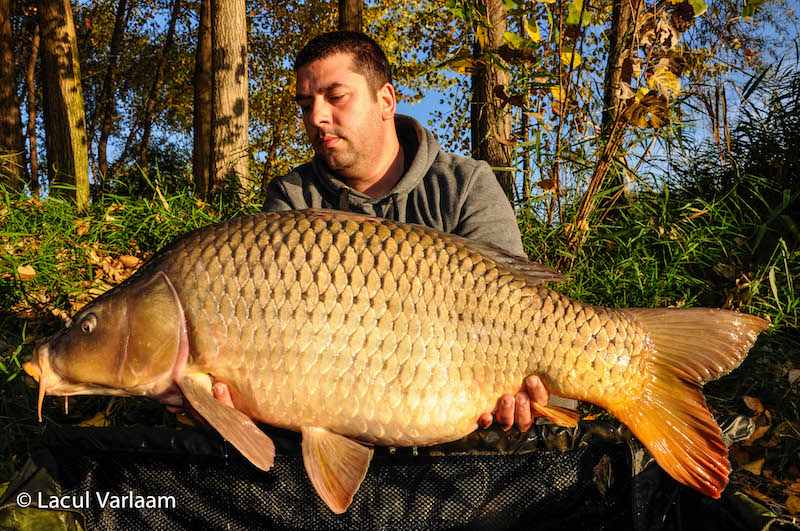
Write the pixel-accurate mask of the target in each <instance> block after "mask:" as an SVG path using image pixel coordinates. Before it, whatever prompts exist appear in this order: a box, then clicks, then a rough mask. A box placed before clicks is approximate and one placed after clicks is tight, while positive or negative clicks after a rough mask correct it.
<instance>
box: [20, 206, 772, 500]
mask: <svg viewBox="0 0 800 531" xmlns="http://www.w3.org/2000/svg"><path fill="white" fill-rule="evenodd" d="M559 278H560V276H559V275H558V274H556V273H555V272H553V271H552V270H550V269H548V268H545V267H542V266H540V265H538V264H533V263H530V262H528V261H527V260H525V259H523V258H518V257H514V256H511V255H509V254H508V253H506V252H504V251H502V250H500V249H498V248H496V247H494V246H492V245H490V244H486V243H481V242H475V241H471V240H466V239H464V238H460V237H457V236H453V235H449V234H444V233H441V232H437V231H435V230H432V229H428V228H424V227H420V226H416V225H407V224H402V223H396V222H391V221H386V220H380V219H375V218H366V217H363V216H358V215H354V214H348V213H343V212H334V211H313V210H308V211H292V212H281V213H268V214H258V215H255V216H249V217H242V218H238V219H234V220H231V221H227V222H223V223H220V224H217V225H213V226H210V227H205V228H203V229H199V230H198V231H195V232H193V233H190V234H188V235H186V236H184V237H182V238H179V239H178V240H176V241H175V242H173V244H171V245H170V246H168V247H167V248H166V249H165V250H163V251H162V252H160V253H159V254H158V255H156V256H155V257H153V258H152V259H151V260H150V262H149V263H148V264H146V266H145V267H143V268H142V270H140V271H139V272H138V273H137V274H136V275H134V276H133V277H131V278H130V279H129V280H128V281H127V282H125V283H123V284H122V285H120V286H118V287H117V288H115V289H114V290H112V291H111V292H109V293H107V294H106V295H104V296H102V297H100V298H98V299H97V300H96V301H95V302H93V303H92V304H91V305H89V306H87V307H86V308H85V309H84V310H82V312H81V313H79V314H78V315H77V316H76V317H75V319H74V323H75V324H73V325H72V326H71V327H70V328H68V329H66V330H64V331H62V332H60V333H59V334H56V336H54V337H53V338H52V339H51V340H49V341H48V342H47V343H45V344H44V345H42V346H41V347H40V348H39V349H38V350H37V352H36V355H35V359H34V360H33V361H32V362H30V363H28V364H26V366H25V367H26V370H27V371H28V372H29V373H30V374H32V375H33V376H34V377H35V378H37V380H38V381H39V383H40V407H41V400H42V399H43V398H44V395H45V394H55V395H68V394H82V393H83V394H91V393H94V394H121V395H143V396H149V397H152V398H155V399H157V400H160V401H162V402H164V403H168V404H178V403H180V402H181V400H182V398H183V397H185V399H186V400H188V401H189V402H190V403H191V404H192V405H193V406H194V407H195V409H196V410H197V411H198V412H199V413H200V414H201V415H202V416H204V417H205V418H206V419H207V420H208V421H209V424H211V425H212V426H213V427H214V428H215V429H217V430H218V431H219V432H220V433H221V434H222V435H223V436H224V437H225V438H226V439H228V440H229V441H230V442H231V443H232V444H234V445H235V446H236V447H237V448H238V449H239V450H240V451H241V452H242V453H243V455H245V456H246V457H247V458H248V459H250V460H251V461H252V462H253V463H254V464H255V465H256V466H259V467H260V468H263V469H268V468H269V467H270V466H271V464H272V459H273V455H274V447H273V445H272V443H271V441H270V440H269V438H268V437H266V435H264V434H263V432H261V431H260V430H258V428H257V427H256V426H255V424H253V422H252V420H256V421H260V422H265V423H268V424H272V425H276V426H280V427H285V428H289V429H292V430H296V431H299V432H301V433H302V434H303V453H304V461H305V463H306V469H307V471H308V473H309V477H310V479H311V481H312V483H313V484H314V486H315V488H316V489H317V492H319V494H320V496H321V497H322V499H323V500H324V501H325V502H326V503H327V504H328V505H329V507H331V509H333V510H334V511H337V512H341V511H344V510H345V509H346V508H347V506H348V505H349V503H350V501H351V500H352V497H353V495H354V494H355V492H356V490H357V489H358V486H359V485H360V483H361V480H362V479H363V477H364V475H365V474H366V470H367V467H368V465H369V459H370V457H371V451H370V450H369V449H368V448H366V447H364V446H362V445H361V444H359V443H358V442H354V441H361V442H368V443H375V444H382V445H401V446H402V445H405V446H411V445H429V444H436V443H441V442H446V441H451V440H455V439H458V438H460V437H463V436H465V435H467V434H468V433H469V432H471V431H473V430H475V429H476V427H477V419H478V417H479V415H480V414H481V413H482V412H483V411H487V410H490V409H491V408H492V407H493V405H494V402H495V401H496V399H497V398H498V397H499V396H501V395H502V394H503V393H508V392H512V393H513V392H516V391H517V390H518V389H519V388H520V386H521V384H522V382H523V380H524V378H525V377H526V376H528V375H531V374H537V375H539V376H540V377H541V378H542V380H543V381H544V383H545V385H546V386H547V388H548V390H549V391H550V392H551V393H553V394H556V395H560V396H564V397H568V398H577V399H580V400H585V401H588V402H591V403H594V404H597V405H600V406H602V407H604V408H606V409H608V411H609V412H610V413H612V414H613V415H615V416H616V417H617V418H618V419H620V420H621V421H622V422H624V423H626V424H627V425H628V427H629V428H631V430H632V431H633V432H634V434H635V435H636V436H637V437H638V438H639V439H640V440H641V441H642V442H643V443H644V444H645V445H646V446H647V447H648V448H649V449H650V450H651V452H652V453H653V455H654V456H655V457H656V460H657V461H658V462H659V464H661V466H662V467H663V468H664V469H665V470H667V472H669V473H670V474H671V475H672V476H673V477H675V478H676V479H678V480H679V481H682V482H684V483H686V484H688V485H690V486H692V487H694V488H696V489H698V490H700V491H702V492H705V493H706V494H709V495H711V496H716V497H718V496H719V493H720V492H721V490H722V489H723V488H724V487H725V484H726V483H727V476H728V473H729V470H730V466H729V464H728V461H727V451H726V449H725V446H724V445H723V444H722V440H721V436H720V431H719V427H718V426H717V424H716V423H715V421H714V419H713V417H712V416H711V415H710V413H709V412H708V410H707V409H706V408H705V402H704V399H703V397H702V394H701V393H700V387H701V385H702V384H703V383H704V382H706V381H708V380H710V379H713V378H717V377H719V376H721V375H722V374H725V373H727V372H729V371H730V370H732V369H733V368H735V367H736V366H737V365H738V364H739V363H740V362H741V360H742V359H743V358H744V357H745V355H746V354H747V351H748V349H749V348H750V346H752V344H753V342H754V341H755V339H756V336H757V334H758V333H759V332H760V331H762V330H763V329H764V328H765V327H766V323H765V322H764V321H763V320H761V319H758V318H755V317H751V316H747V315H742V314H738V313H733V312H725V311H720V310H709V309H682V310H643V309H611V308H601V307H593V306H588V305H584V304H582V303H580V302H577V301H573V300H571V299H569V298H567V297H564V296H563V295H560V294H558V293H556V292H554V291H551V290H549V289H547V288H545V287H544V286H542V283H543V282H546V281H549V280H557V279H559ZM87 323H88V328H90V329H91V330H89V331H88V332H87V331H86V330H85V328H87ZM120 323H122V325H121V326H120ZM142 338H147V339H146V340H145V339H142ZM698 339H701V342H700V343H699V344H698ZM123 340H124V341H126V342H127V343H128V344H129V348H127V349H125V350H124V351H120V349H119V345H121V344H124V343H122V341H123ZM89 365H91V368H92V370H86V367H87V366H89ZM119 367H123V368H125V367H128V370H127V372H126V371H122V373H124V374H126V377H125V378H124V379H122V378H121V377H120V376H118V375H119V374H120V371H119V370H118V368H119ZM98 368H99V369H101V370H98ZM212 379H213V380H212ZM213 381H222V382H224V383H226V384H227V385H228V386H229V388H230V390H231V396H232V399H233V403H234V405H235V409H232V408H229V407H226V406H223V405H221V404H220V403H219V402H217V401H216V400H215V399H214V398H213V394H212V392H211V386H212V382H213ZM534 407H537V408H538V409H539V410H540V412H541V413H542V414H544V415H546V416H548V417H550V418H551V419H553V420H555V421H556V422H559V423H562V424H569V423H574V422H575V421H576V418H575V415H574V413H570V412H566V411H563V410H560V409H559V408H554V407H546V408H540V407H539V406H534ZM251 419H252V420H251Z"/></svg>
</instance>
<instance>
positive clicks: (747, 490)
mask: <svg viewBox="0 0 800 531" xmlns="http://www.w3.org/2000/svg"><path fill="white" fill-rule="evenodd" d="M743 490H744V492H745V493H746V494H748V495H749V496H752V497H753V498H755V499H757V500H759V501H762V502H764V503H772V499H770V497H769V496H767V495H766V494H761V493H760V492H758V491H757V490H753V489H751V488H748V487H745V488H744V489H743Z"/></svg>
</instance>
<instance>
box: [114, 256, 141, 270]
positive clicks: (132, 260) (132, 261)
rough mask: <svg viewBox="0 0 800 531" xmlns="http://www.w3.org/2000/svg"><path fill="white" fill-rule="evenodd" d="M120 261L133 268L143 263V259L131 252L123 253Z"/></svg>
mask: <svg viewBox="0 0 800 531" xmlns="http://www.w3.org/2000/svg"><path fill="white" fill-rule="evenodd" d="M119 260H120V262H122V265H124V266H125V267H127V268H130V269H133V268H134V267H136V266H138V265H139V264H140V263H141V260H139V259H138V258H136V257H135V256H131V255H129V254H123V255H122V256H120V257H119Z"/></svg>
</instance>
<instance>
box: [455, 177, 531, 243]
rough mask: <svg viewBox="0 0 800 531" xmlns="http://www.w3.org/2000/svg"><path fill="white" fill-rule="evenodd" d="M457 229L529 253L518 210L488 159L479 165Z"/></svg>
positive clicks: (462, 208) (465, 199) (465, 234)
mask: <svg viewBox="0 0 800 531" xmlns="http://www.w3.org/2000/svg"><path fill="white" fill-rule="evenodd" d="M454 232H456V233H457V234H460V235H461V236H466V237H467V238H473V239H476V240H480V241H484V242H489V243H493V244H494V245H497V246H498V247H501V248H503V249H505V250H507V251H509V252H511V253H514V254H516V255H518V256H525V249H524V248H523V246H522V236H521V235H520V232H519V225H518V224H517V217H516V216H515V214H514V209H513V208H512V207H511V203H509V202H508V198H507V197H506V194H505V193H504V192H503V189H502V187H501V186H500V183H499V182H497V177H495V175H494V172H493V171H492V169H491V168H490V167H489V165H488V164H487V163H486V162H480V163H479V164H478V165H476V167H475V171H474V172H473V173H472V176H471V178H470V179H469V181H468V184H467V186H466V188H465V190H464V195H463V196H462V206H461V213H460V216H459V223H458V227H457V228H456V230H455V231H454Z"/></svg>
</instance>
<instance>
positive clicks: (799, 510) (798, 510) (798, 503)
mask: <svg viewBox="0 0 800 531" xmlns="http://www.w3.org/2000/svg"><path fill="white" fill-rule="evenodd" d="M786 510H787V511H789V512H790V513H791V514H800V497H798V496H789V497H788V498H786Z"/></svg>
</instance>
